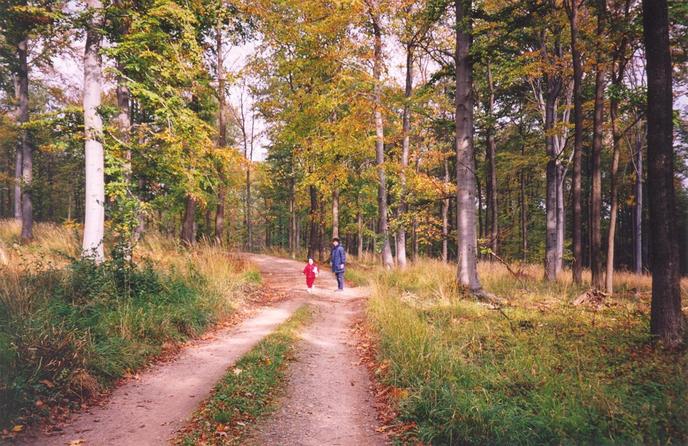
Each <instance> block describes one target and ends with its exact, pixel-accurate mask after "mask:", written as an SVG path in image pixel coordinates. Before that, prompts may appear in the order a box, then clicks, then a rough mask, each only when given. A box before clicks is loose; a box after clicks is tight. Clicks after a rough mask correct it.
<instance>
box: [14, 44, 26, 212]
mask: <svg viewBox="0 0 688 446" xmlns="http://www.w3.org/2000/svg"><path fill="white" fill-rule="evenodd" d="M17 54H18V56H21V54H20V50H19V48H17ZM20 58H21V57H20ZM20 66H21V64H20ZM27 75H28V72H27ZM19 78H20V76H19V74H17V75H15V76H14V94H15V99H16V101H17V111H16V113H17V115H16V119H17V123H20V120H21V115H22V112H23V111H22V109H21V104H22V100H21V90H22V87H21V81H20V80H19ZM27 104H28V102H27ZM26 113H28V109H27V110H26ZM23 132H24V130H22V133H23ZM23 142H24V141H23V139H22V138H21V137H20V139H19V141H18V143H17V148H16V153H15V158H14V185H13V189H14V195H13V200H14V201H13V206H14V212H13V215H14V219H15V220H17V221H21V212H22V205H21V193H22V188H21V183H22V149H23Z"/></svg>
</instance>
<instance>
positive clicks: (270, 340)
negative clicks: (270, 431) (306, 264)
mask: <svg viewBox="0 0 688 446" xmlns="http://www.w3.org/2000/svg"><path fill="white" fill-rule="evenodd" d="M311 314H312V312H311V309H310V308H309V307H308V306H307V305H304V306H302V307H300V308H299V309H298V310H297V311H296V312H295V313H294V314H293V315H292V316H291V317H290V318H289V320H287V322H285V323H284V324H282V325H281V326H280V327H279V328H278V329H277V330H276V331H275V332H274V333H272V334H270V335H269V336H267V337H266V338H265V339H263V340H262V341H261V342H260V343H259V344H258V345H256V346H255V347H254V348H253V349H252V350H251V351H250V352H248V353H247V354H246V355H244V356H243V357H242V358H241V359H240V360H239V362H237V364H236V365H235V366H234V367H233V368H232V369H230V370H229V372H228V373H227V374H226V375H225V377H224V378H223V379H222V380H221V381H220V382H219V383H218V384H217V386H216V387H215V390H214V392H213V396H212V397H210V399H209V400H208V401H207V402H206V403H205V404H203V405H202V406H201V409H199V410H198V411H197V412H196V414H195V415H194V417H193V422H192V424H191V427H190V428H189V429H188V430H187V432H186V433H184V434H183V435H182V436H181V437H180V438H179V439H178V440H177V443H179V444H183V445H188V446H192V445H196V444H199V442H201V441H202V442H203V444H211V445H212V444H239V443H240V441H241V439H242V436H243V434H245V433H246V430H247V427H248V426H249V423H251V422H253V421H255V420H256V419H257V418H259V417H261V416H264V415H266V414H268V413H270V412H271V411H272V410H273V409H274V404H273V397H274V394H275V392H276V391H277V390H278V389H279V388H280V386H281V384H282V383H283V381H284V378H285V373H286V363H287V361H288V360H289V359H290V357H291V353H292V349H293V346H294V344H295V342H296V341H297V339H298V333H299V331H300V329H301V328H302V327H303V326H304V325H305V324H306V323H307V322H308V321H309V320H310V317H311Z"/></svg>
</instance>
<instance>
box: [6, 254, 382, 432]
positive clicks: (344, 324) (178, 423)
mask: <svg viewBox="0 0 688 446" xmlns="http://www.w3.org/2000/svg"><path fill="white" fill-rule="evenodd" d="M250 260H251V261H252V262H254V263H255V264H256V265H257V266H258V267H259V269H260V271H261V273H262V276H263V279H264V282H265V283H266V284H267V285H268V286H270V288H272V289H275V290H276V292H282V293H285V294H287V299H286V300H284V301H283V302H281V303H279V304H277V305H275V306H270V307H266V308H263V309H261V310H260V311H258V312H257V313H256V314H255V316H253V317H251V318H250V319H247V320H245V321H244V322H242V323H241V324H239V325H238V326H235V327H233V328H228V329H222V330H219V331H216V332H215V333H213V334H212V335H211V336H209V337H208V336H206V337H205V338H204V339H203V340H201V341H198V342H195V343H192V344H191V345H190V346H189V347H187V348H186V349H185V350H183V351H182V352H181V353H180V354H179V355H178V356H177V357H176V358H175V359H174V360H173V361H171V362H168V363H164V364H159V365H156V366H154V367H152V368H150V369H148V370H146V371H144V372H142V373H141V374H140V376H136V377H135V378H134V379H130V380H128V381H126V382H125V383H124V384H123V385H121V386H120V387H118V388H117V389H115V390H114V391H113V392H112V394H111V395H110V396H109V398H107V399H106V400H105V401H103V402H102V404H100V405H98V406H95V407H91V408H90V409H88V410H86V411H83V412H81V413H79V414H77V415H75V416H73V417H72V419H71V420H70V421H69V422H68V423H67V424H65V425H63V426H60V430H58V431H54V432H52V433H41V434H34V435H27V436H24V437H23V438H22V439H21V440H19V442H18V443H17V444H20V445H132V444H136V445H157V444H167V443H168V442H169V439H170V438H172V437H173V435H174V434H175V432H176V431H177V430H178V429H179V428H180V427H182V426H183V425H184V423H185V422H186V421H188V418H189V416H190V415H191V414H192V412H193V411H194V409H195V408H196V407H197V406H198V404H199V403H200V402H201V401H203V400H204V399H205V398H207V397H208V395H209V394H210V392H211V390H212V389H213V387H214V386H215V384H216V383H217V381H218V380H219V379H220V378H221V377H222V376H223V375H224V373H226V371H227V369H228V368H229V367H231V366H232V365H233V364H234V363H235V362H236V361H237V360H238V359H239V358H241V356H242V355H244V354H245V353H246V352H248V351H249V350H250V349H251V348H252V347H253V346H255V345H256V344H257V343H258V342H259V341H260V340H261V339H263V338H264V337H265V336H267V335H268V334H270V333H271V332H273V331H274V330H275V329H276V328H277V327H278V326H279V325H280V324H281V323H282V322H284V321H286V320H287V319H288V318H289V316H290V315H291V314H292V313H293V312H294V311H295V310H296V309H297V308H299V307H300V306H301V305H302V304H303V303H304V302H308V303H309V304H311V305H312V306H313V307H315V308H316V314H315V316H314V320H313V323H312V324H311V325H310V326H309V327H308V328H307V329H306V331H305V332H304V333H303V336H302V341H301V342H300V343H299V345H298V346H297V353H296V361H295V363H293V364H292V365H291V367H290V369H289V371H288V380H287V384H286V386H287V387H286V389H285V391H284V396H283V397H282V398H281V399H280V401H279V405H278V407H279V408H278V409H277V411H276V413H274V415H272V416H270V417H268V418H266V419H265V420H262V421H260V422H259V423H258V425H257V426H256V427H255V428H254V429H252V431H251V434H250V442H251V443H252V444H283V445H289V444H302V445H309V444H313V445H315V444H332V445H335V444H339V445H345V444H352V445H353V444H370V445H376V444H384V443H385V439H384V437H382V436H381V435H380V434H379V433H377V432H376V430H375V428H376V425H377V424H376V423H377V421H376V413H375V410H374V409H373V406H372V400H373V397H372V394H371V387H370V382H369V379H368V374H367V371H366V369H365V366H364V365H361V362H360V361H359V357H358V355H357V353H356V350H355V345H354V344H353V343H352V339H353V337H352V336H351V326H352V324H353V322H354V320H355V318H356V317H357V316H358V315H360V314H361V311H362V309H363V305H364V298H365V297H366V296H367V294H368V291H367V290H366V289H365V288H349V289H347V290H346V291H345V292H343V293H335V292H334V288H335V287H336V281H335V279H334V276H333V275H332V274H331V273H329V272H323V273H321V276H320V278H319V279H318V281H317V283H316V291H315V293H314V294H313V295H308V294H306V292H305V280H304V278H303V275H302V274H301V268H302V265H301V264H300V263H299V262H296V261H292V260H288V259H279V258H275V257H271V256H264V255H251V256H250Z"/></svg>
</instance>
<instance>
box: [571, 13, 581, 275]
mask: <svg viewBox="0 0 688 446" xmlns="http://www.w3.org/2000/svg"><path fill="white" fill-rule="evenodd" d="M578 2H579V0H570V6H569V10H568V13H569V22H570V28H571V56H572V59H573V123H574V130H573V132H574V133H573V181H572V182H573V184H572V187H573V204H572V205H573V228H572V239H573V240H572V242H573V265H572V268H571V273H572V276H573V282H574V283H576V284H580V283H582V282H583V263H582V260H583V242H582V236H583V207H582V186H581V185H582V162H583V160H582V155H583V92H582V88H583V66H582V63H581V55H580V49H579V48H578V32H579V31H578V8H579V3H578Z"/></svg>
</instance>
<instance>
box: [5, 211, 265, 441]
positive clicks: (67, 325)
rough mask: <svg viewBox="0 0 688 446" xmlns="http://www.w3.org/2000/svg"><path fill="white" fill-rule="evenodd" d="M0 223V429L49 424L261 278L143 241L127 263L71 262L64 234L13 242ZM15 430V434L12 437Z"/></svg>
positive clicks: (201, 254)
mask: <svg viewBox="0 0 688 446" xmlns="http://www.w3.org/2000/svg"><path fill="white" fill-rule="evenodd" d="M18 231H19V228H18V227H16V224H14V223H12V222H0V245H4V246H5V249H4V261H3V262H2V263H3V264H1V265H0V427H3V426H7V427H8V429H7V430H6V431H5V432H4V433H3V434H2V436H3V437H11V436H12V435H13V434H14V433H16V432H19V431H21V430H22V429H23V427H24V426H25V425H26V424H30V423H31V422H32V421H35V420H37V419H39V418H45V419H47V421H48V422H49V423H52V422H58V421H59V420H60V419H61V418H62V417H64V415H65V414H66V413H67V412H68V411H69V410H70V409H74V408H78V407H79V405H80V404H81V403H82V402H83V401H84V400H86V399H88V398H89V397H92V396H94V395H96V394H98V393H100V392H101V391H103V390H105V389H107V388H108V387H109V386H111V385H112V384H113V383H114V382H115V381H116V380H117V379H118V378H120V377H122V376H124V375H126V374H127V373H129V372H132V371H134V370H135V369H137V368H140V367H141V366H143V365H145V364H146V363H147V362H149V361H150V360H151V359H152V358H154V357H157V356H159V355H161V354H165V353H168V352H173V351H175V350H176V348H175V346H176V345H177V344H178V343H180V342H183V341H185V340H187V339H189V338H192V337H195V336H197V335H199V334H201V333H202V332H203V331H205V330H206V329H207V328H209V327H210V326H212V325H213V324H214V323H216V322H221V321H223V320H225V319H227V318H228V317H230V316H231V315H232V314H233V313H234V311H235V310H236V309H237V308H238V307H240V306H241V305H243V303H244V301H245V300H246V299H247V297H249V296H251V295H252V294H253V292H254V291H255V290H256V289H257V287H258V282H259V281H260V275H259V274H257V272H256V271H255V270H254V269H253V268H252V267H251V266H250V265H248V264H247V263H246V262H244V261H242V260H240V259H238V258H233V257H231V256H229V255H228V253H227V252H226V251H224V250H222V249H220V248H217V247H214V246H209V245H200V246H198V247H196V248H194V249H193V250H187V249H184V248H182V247H180V246H179V245H178V244H176V243H174V242H173V241H170V240H169V239H166V238H164V237H161V236H156V235H151V236H150V237H146V239H145V240H144V241H143V242H142V244H141V246H140V247H139V249H138V250H137V252H138V254H139V257H138V258H137V259H136V263H133V264H130V263H128V262H127V263H126V264H125V263H122V262H116V261H112V260H110V261H108V262H105V263H104V264H102V265H95V264H94V263H92V262H90V261H86V260H80V259H78V252H79V248H78V242H79V236H78V234H77V233H76V230H75V229H73V228H68V227H62V226H55V225H46V224H39V225H37V227H36V238H37V242H36V243H32V244H30V245H26V246H22V245H18V244H15V243H14V241H15V240H16V239H17V238H18ZM13 431H14V432H13Z"/></svg>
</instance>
